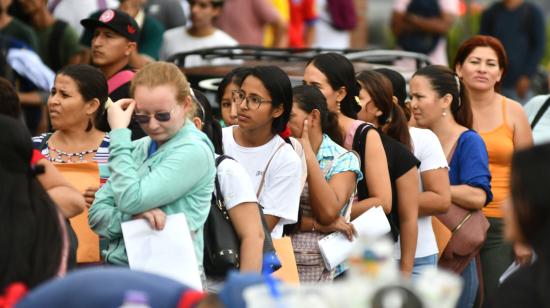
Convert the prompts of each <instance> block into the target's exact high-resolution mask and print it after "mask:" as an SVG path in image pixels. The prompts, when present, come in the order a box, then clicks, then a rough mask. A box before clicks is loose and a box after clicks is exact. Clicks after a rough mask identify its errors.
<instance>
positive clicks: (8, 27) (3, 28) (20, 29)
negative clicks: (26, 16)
mask: <svg viewBox="0 0 550 308" xmlns="http://www.w3.org/2000/svg"><path fill="white" fill-rule="evenodd" d="M11 3H12V1H11V0H8V1H2V2H1V3H0V34H2V35H6V36H9V37H12V38H14V39H16V40H19V41H21V42H23V43H25V44H26V45H27V46H28V47H29V48H30V49H32V50H34V51H37V50H38V38H37V37H36V34H35V33H34V30H33V29H32V28H31V27H29V26H28V25H27V24H25V23H23V22H22V21H20V20H19V19H18V18H16V17H13V16H11V15H10V14H9V11H8V9H9V7H10V5H11Z"/></svg>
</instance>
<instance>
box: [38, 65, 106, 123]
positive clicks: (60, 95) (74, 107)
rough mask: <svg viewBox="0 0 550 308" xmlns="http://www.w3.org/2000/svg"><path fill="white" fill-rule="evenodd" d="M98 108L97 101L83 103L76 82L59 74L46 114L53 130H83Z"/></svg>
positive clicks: (49, 98)
mask: <svg viewBox="0 0 550 308" xmlns="http://www.w3.org/2000/svg"><path fill="white" fill-rule="evenodd" d="M98 107H99V101H97V102H95V101H91V102H85V101H84V98H83V97H82V94H80V91H79V89H78V85H77V84H76V82H75V81H74V80H73V79H72V78H71V77H69V76H66V75H63V74H60V75H57V76H56V78H55V83H54V86H53V88H52V90H51V92H50V96H49V97H48V112H49V114H50V119H51V122H52V127H53V128H54V129H60V130H71V129H79V128H83V129H85V128H86V127H87V126H88V123H89V121H90V120H93V116H94V113H95V112H96V110H97V108H98Z"/></svg>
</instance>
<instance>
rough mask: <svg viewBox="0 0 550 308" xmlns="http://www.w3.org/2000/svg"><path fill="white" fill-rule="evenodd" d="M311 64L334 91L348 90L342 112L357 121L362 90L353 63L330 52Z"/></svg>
mask: <svg viewBox="0 0 550 308" xmlns="http://www.w3.org/2000/svg"><path fill="white" fill-rule="evenodd" d="M310 64H311V65H313V66H315V67H316V68H317V69H318V70H319V71H321V73H323V74H324V75H325V77H326V78H327V80H328V83H329V84H330V86H331V87H332V89H333V90H334V91H337V90H338V89H340V88H341V87H345V88H346V92H347V94H346V97H344V99H343V100H342V101H341V102H340V111H341V112H342V114H343V115H345V116H347V117H350V118H352V119H357V113H358V112H359V110H361V106H359V104H358V103H357V100H356V97H357V96H358V95H359V90H360V88H359V85H358V84H357V80H355V69H354V68H353V64H352V63H351V61H350V60H349V59H348V58H346V57H344V56H343V55H341V54H338V53H334V52H329V53H323V54H320V55H316V56H315V57H313V58H311V60H309V62H308V63H307V65H310Z"/></svg>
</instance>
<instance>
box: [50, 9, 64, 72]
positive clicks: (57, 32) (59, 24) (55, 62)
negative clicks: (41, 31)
mask: <svg viewBox="0 0 550 308" xmlns="http://www.w3.org/2000/svg"><path fill="white" fill-rule="evenodd" d="M67 26H68V24H67V23H66V22H64V21H62V20H59V19H58V20H56V21H55V23H54V24H53V29H52V32H51V34H50V45H48V47H49V49H48V51H49V56H50V62H51V65H52V67H51V68H52V70H53V71H54V72H55V71H58V70H59V69H60V68H61V66H62V65H63V64H64V63H62V61H61V53H59V50H61V46H60V44H61V40H62V38H63V33H64V32H65V28H67Z"/></svg>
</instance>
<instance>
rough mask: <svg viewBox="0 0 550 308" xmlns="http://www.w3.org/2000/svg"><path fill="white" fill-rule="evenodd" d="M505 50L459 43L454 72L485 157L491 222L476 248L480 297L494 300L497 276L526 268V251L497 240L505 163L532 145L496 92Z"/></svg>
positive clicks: (516, 111) (494, 42)
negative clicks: (467, 101)
mask: <svg viewBox="0 0 550 308" xmlns="http://www.w3.org/2000/svg"><path fill="white" fill-rule="evenodd" d="M507 63H508V62H507V55H506V51H505V50H504V47H503V46H502V44H501V43H500V42H499V41H498V39H496V38H494V37H490V36H483V35H477V36H474V37H472V38H470V39H468V40H466V41H465V42H464V43H462V45H460V47H459V49H458V51H457V54H456V57H455V63H454V68H455V72H456V73H457V75H458V77H459V78H460V79H461V80H462V82H463V84H464V86H466V89H467V92H468V96H469V97H470V102H471V106H472V112H473V125H472V128H473V129H474V130H475V131H477V132H478V133H479V135H480V136H481V138H483V141H484V142H485V145H486V147H487V152H488V153H489V170H490V171H491V177H492V178H491V190H492V192H493V201H491V202H490V203H489V204H487V205H486V206H485V207H484V208H483V213H484V214H485V216H486V217H487V219H488V220H489V223H490V224H491V226H490V228H489V230H488V231H487V240H486V241H485V244H484V246H483V248H482V249H481V252H480V254H481V266H482V270H483V280H484V283H483V285H484V289H485V290H484V294H485V298H490V297H492V296H493V294H494V292H495V290H496V288H497V286H498V280H499V277H500V276H501V275H502V273H504V271H505V270H506V268H507V267H508V266H509V265H510V264H511V263H512V262H513V261H514V254H515V259H516V260H517V262H518V263H519V264H527V263H529V261H530V259H531V249H530V248H529V247H525V246H523V245H522V244H520V243H517V244H515V245H514V247H512V246H511V245H510V244H509V243H507V242H506V241H505V240H504V238H503V236H502V228H503V221H502V216H503V213H502V205H503V203H504V202H505V200H506V199H507V198H508V195H509V191H510V183H509V180H510V179H509V177H510V163H511V159H512V155H513V153H514V151H516V150H519V149H524V148H528V147H531V146H532V145H533V136H532V134H531V128H530V127H529V122H528V121H527V117H526V115H525V112H524V111H523V108H522V107H521V105H520V104H519V103H517V102H515V101H513V100H511V99H509V98H507V97H506V96H504V95H502V94H499V93H498V92H497V89H498V87H499V86H500V84H501V81H502V77H503V76H504V75H505V73H506V70H507Z"/></svg>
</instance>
